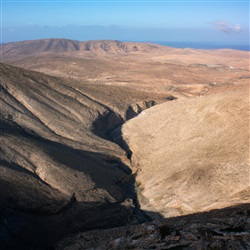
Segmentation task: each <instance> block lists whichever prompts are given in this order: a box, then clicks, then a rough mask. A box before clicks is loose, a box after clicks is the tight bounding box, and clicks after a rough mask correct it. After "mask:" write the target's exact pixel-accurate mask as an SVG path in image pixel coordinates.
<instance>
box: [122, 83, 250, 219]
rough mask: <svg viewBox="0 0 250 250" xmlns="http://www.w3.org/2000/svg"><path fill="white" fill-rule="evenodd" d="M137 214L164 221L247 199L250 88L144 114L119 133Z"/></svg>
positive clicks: (215, 92) (229, 90)
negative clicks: (128, 156)
mask: <svg viewBox="0 0 250 250" xmlns="http://www.w3.org/2000/svg"><path fill="white" fill-rule="evenodd" d="M122 136H123V139H124V140H125V141H126V143H127V144H128V146H129V148H130V150H131V151H132V153H133V155H132V163H133V165H134V167H135V168H136V169H138V171H137V177H136V180H137V182H138V185H139V188H138V189H139V190H140V191H141V199H140V202H141V205H142V208H143V209H145V210H149V211H157V212H160V213H161V214H164V215H165V216H167V217H170V216H173V215H181V214H188V213H194V212H197V211H208V210H210V209H213V208H222V207H227V206H231V205H235V204H240V203H248V202H249V201H250V200H249V199H250V197H249V85H248V83H247V84H245V83H243V84H240V83H239V84H238V85H235V86H231V87H228V86H227V87H219V88H215V89H214V90H213V91H211V92H210V93H209V94H208V95H206V96H202V97H196V98H191V99H182V100H180V99H179V100H175V101H173V102H169V103H164V104H161V105H158V106H156V107H153V108H151V109H149V110H147V111H143V112H142V113H141V114H140V115H139V116H138V117H136V118H134V119H133V120H131V121H129V122H127V123H126V124H125V125H124V126H123V128H122Z"/></svg>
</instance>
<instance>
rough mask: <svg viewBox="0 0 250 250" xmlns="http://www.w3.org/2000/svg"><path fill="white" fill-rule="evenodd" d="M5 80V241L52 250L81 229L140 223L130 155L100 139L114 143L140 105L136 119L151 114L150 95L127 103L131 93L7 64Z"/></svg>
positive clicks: (1, 191)
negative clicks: (143, 112) (111, 138)
mask: <svg viewBox="0 0 250 250" xmlns="http://www.w3.org/2000/svg"><path fill="white" fill-rule="evenodd" d="M0 74H1V82H0V93H1V95H0V107H1V113H0V142H1V143H0V166H1V167H0V172H1V173H0V197H1V199H0V210H1V212H2V213H3V217H1V218H0V220H1V230H0V240H1V241H2V240H3V241H6V240H7V242H11V241H13V242H14V245H15V244H17V245H18V244H19V243H20V242H22V241H25V242H26V243H24V246H26V247H28V246H29V245H30V244H31V245H34V246H37V244H38V245H39V244H41V246H43V247H46V246H50V245H51V244H53V243H54V242H55V241H56V240H58V239H59V238H60V237H62V236H63V235H64V234H65V233H71V232H73V231H75V230H80V229H82V230H86V229H87V228H99V227H112V226H119V225H124V224H126V223H127V222H128V221H130V220H132V221H137V217H136V216H135V214H133V213H134V212H136V211H135V209H138V207H136V208H135V206H134V204H133V200H134V202H135V200H136V194H135V192H134V189H133V176H132V175H131V170H130V169H129V167H128V166H129V160H128V159H127V157H126V152H125V151H124V150H122V149H121V148H120V147H119V146H118V145H116V144H115V143H113V142H111V141H108V140H105V139H102V138H100V137H99V136H97V134H100V135H102V137H103V138H107V137H109V132H110V131H112V130H113V129H115V128H116V127H117V126H120V125H121V124H122V123H123V122H124V121H125V119H126V118H127V117H126V115H127V114H128V112H127V110H128V109H129V108H130V107H131V105H132V104H133V103H134V102H135V103H138V105H141V109H140V110H135V111H134V112H132V114H131V115H130V118H131V117H133V116H134V115H137V113H138V112H140V111H141V110H142V109H144V108H147V107H148V106H147V105H143V103H144V102H145V103H147V102H152V101H150V99H149V98H148V97H149V96H148V94H145V93H144V92H138V93H131V95H130V97H128V98H121V97H122V96H123V95H124V96H128V95H129V93H130V92H129V91H126V89H124V91H122V92H121V95H120V96H119V97H117V96H116V95H114V93H113V91H114V89H112V87H111V88H110V89H109V88H108V87H106V88H103V87H101V89H99V90H98V87H95V86H93V87H92V86H85V85H84V84H82V83H79V82H77V81H67V80H64V79H60V78H56V77H49V76H46V75H43V74H40V73H36V72H32V71H27V70H23V69H21V68H16V67H13V66H8V65H5V64H0ZM103 95H107V97H103ZM102 97H103V98H102ZM102 100H103V102H102ZM111 100H112V101H111ZM140 103H141V104H140ZM111 104H112V105H111ZM126 164H127V165H126ZM114 213H115V214H116V218H115V219H114V218H112V215H113V214H114ZM64 215H65V216H64ZM79 216H80V217H81V219H80V220H79V221H78V222H77V223H73V225H72V226H70V227H69V226H68V223H69V222H70V221H72V220H75V219H76V218H77V219H78V217H79ZM4 221H8V223H4ZM11 221H14V222H13V223H14V225H12V222H11ZM18 221H20V223H19V222H18ZM36 225H37V226H36ZM48 227H51V228H52V229H53V234H50V235H48V241H44V242H43V243H42V241H43V239H44V236H43V235H44V233H45V232H46V235H47V234H48V233H47V231H48ZM5 231H6V233H4V234H3V235H2V233H3V232H5ZM49 231H50V230H49ZM6 235H7V236H6ZM9 237H11V238H12V237H14V238H12V240H8V239H9ZM32 239H37V240H36V241H34V240H32ZM6 244H8V243H6Z"/></svg>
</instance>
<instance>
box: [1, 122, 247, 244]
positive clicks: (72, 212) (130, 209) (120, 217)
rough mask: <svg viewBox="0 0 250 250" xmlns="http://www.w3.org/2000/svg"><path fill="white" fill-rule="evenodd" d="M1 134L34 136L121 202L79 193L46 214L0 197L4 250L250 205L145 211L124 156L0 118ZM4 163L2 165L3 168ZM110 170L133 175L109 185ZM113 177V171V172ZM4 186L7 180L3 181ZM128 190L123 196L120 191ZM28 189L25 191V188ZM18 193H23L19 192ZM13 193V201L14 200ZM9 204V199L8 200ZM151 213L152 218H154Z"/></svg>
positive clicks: (239, 209) (227, 213)
mask: <svg viewBox="0 0 250 250" xmlns="http://www.w3.org/2000/svg"><path fill="white" fill-rule="evenodd" d="M0 130H1V133H5V134H11V135H13V136H18V137H20V138H24V139H26V140H30V141H31V142H32V143H34V145H35V146H37V147H40V148H41V149H43V151H44V152H46V154H48V155H49V156H50V157H51V158H52V159H53V160H54V161H56V162H59V163H60V164H62V165H64V166H66V167H68V168H71V169H74V170H76V171H83V172H84V173H85V174H86V175H88V176H89V177H90V178H91V179H92V181H93V182H94V183H95V184H96V186H97V187H98V188H102V189H104V190H106V191H107V192H108V193H109V194H110V195H111V196H113V197H114V198H115V200H116V201H117V202H113V203H111V202H108V201H107V202H103V203H95V202H78V201H77V200H76V199H74V196H73V197H72V199H71V200H70V201H69V203H68V205H67V206H66V207H64V208H63V209H61V210H60V211H59V212H57V213H54V214H52V213H51V214H48V213H47V214H44V213H42V212H41V210H39V208H38V209H36V210H35V211H34V210H30V211H27V210H26V211H24V210H23V211H22V210H21V209H20V208H18V207H17V206H16V207H12V208H10V207H8V205H5V206H4V207H3V206H2V204H3V203H2V201H1V198H0V246H1V247H2V248H3V249H53V246H54V245H55V244H56V243H57V242H58V241H59V240H60V239H62V238H63V237H65V236H66V235H69V234H73V233H77V232H81V231H89V230H94V229H106V228H113V227H120V226H125V225H127V226H129V225H133V224H140V223H143V222H148V221H150V220H151V218H150V217H153V218H158V219H160V220H163V221H164V220H166V221H168V223H170V224H171V223H172V224H171V225H172V227H175V224H176V223H178V221H184V222H183V223H187V222H190V221H197V220H199V221H202V220H207V219H208V218H210V217H211V216H218V217H222V216H234V215H235V214H236V213H241V212H242V211H243V210H244V211H245V210H246V209H248V216H249V210H250V209H249V204H246V205H240V206H236V207H232V208H225V209H220V210H214V211H211V212H208V213H197V214H192V215H187V216H182V217H176V218H170V219H164V218H163V217H162V216H161V215H160V214H159V213H155V212H150V211H147V213H145V212H144V211H142V210H140V204H139V203H138V199H137V193H136V191H135V187H134V184H135V176H133V175H131V172H130V169H129V168H128V167H127V166H126V165H124V164H123V163H121V162H120V161H119V160H118V159H115V158H111V157H110V156H109V157H107V156H106V155H102V154H98V153H92V152H88V151H83V150H77V149H73V148H71V147H69V146H66V145H63V144H60V143H57V142H53V141H50V140H47V139H44V138H41V137H39V136H38V135H34V134H32V133H30V132H29V131H26V130H24V129H22V128H21V127H19V126H18V125H16V124H13V123H9V122H4V121H1V122H0ZM1 167H2V166H1ZM4 167H8V168H12V169H14V170H16V169H18V168H19V167H20V166H17V165H15V163H14V162H9V163H6V162H5V164H4ZM107 173H110V174H112V176H113V175H117V177H119V176H128V177H129V178H128V179H126V180H125V181H124V180H123V181H121V180H119V179H117V182H114V183H112V185H111V186H110V185H107V182H105V181H103V178H104V177H105V175H107ZM110 176H111V175H110ZM0 181H1V182H2V184H3V185H2V186H4V180H1V179H0ZM118 189H120V190H122V193H123V197H121V196H120V195H117V190H118ZM23 191H25V190H23ZM13 195H18V193H17V194H13ZM12 198H13V197H9V201H7V202H9V204H11V203H13V201H12ZM7 204H8V203H7ZM149 215H150V217H149Z"/></svg>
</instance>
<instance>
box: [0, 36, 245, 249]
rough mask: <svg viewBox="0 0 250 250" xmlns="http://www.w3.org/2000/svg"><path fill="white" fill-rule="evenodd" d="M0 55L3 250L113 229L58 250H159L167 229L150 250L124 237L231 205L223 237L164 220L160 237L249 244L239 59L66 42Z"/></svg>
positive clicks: (230, 53)
mask: <svg viewBox="0 0 250 250" xmlns="http://www.w3.org/2000/svg"><path fill="white" fill-rule="evenodd" d="M0 47H1V48H0V50H1V51H2V55H1V61H2V63H0V142H1V143H0V197H1V198H0V245H1V247H2V246H3V247H4V248H5V249H8V248H13V249H15V248H17V249H46V248H48V249H51V247H53V246H54V244H56V243H57V242H58V241H59V240H61V239H62V238H63V237H65V236H67V235H69V234H72V233H76V232H79V231H80V232H87V231H89V230H96V229H104V228H112V227H116V226H127V227H128V229H125V228H124V227H123V228H121V231H120V230H118V231H117V230H116V229H114V230H113V231H112V230H111V231H101V233H100V236H101V237H100V239H99V238H98V237H99V236H98V237H97V238H96V237H95V236H93V237H94V238H91V237H92V236H91V237H90V238H89V236H88V232H87V233H86V234H85V233H84V234H83V238H84V242H82V240H81V239H82V238H81V237H82V236H81V234H80V236H79V237H80V238H77V237H78V236H70V237H69V239H68V240H67V239H66V241H62V245H60V244H59V245H58V247H59V248H60V247H61V248H62V249H64V247H65V244H66V247H67V241H69V242H70V244H69V246H70V247H72V249H78V248H77V247H83V248H85V247H86V246H91V247H99V246H100V247H103V248H100V249H105V247H109V246H110V248H111V249H117V248H118V249H119V248H121V247H124V248H126V247H131V246H130V245H129V243H128V242H129V241H130V240H131V239H132V241H133V240H136V239H140V240H141V242H140V243H139V242H138V244H141V245H140V246H141V247H145V246H146V245H145V244H147V243H148V244H149V243H150V242H149V241H150V240H152V241H153V242H151V243H152V244H151V243H150V244H149V245H150V246H152V248H153V247H155V246H156V247H158V245H157V244H158V243H159V242H160V243H159V244H163V245H161V246H166V244H170V243H169V239H165V238H164V239H163V238H161V237H162V236H161V228H162V227H163V228H165V226H166V225H165V222H161V223H159V224H157V223H158V222H156V224H157V225H158V226H159V228H158V229H156V228H155V229H154V230H153V231H154V233H153V234H154V235H155V236H156V237H155V238H154V239H152V237H153V236H152V235H153V234H151V233H148V232H146V235H145V237H144V236H143V237H141V236H140V234H143V233H145V228H144V226H135V227H134V228H135V231H136V233H137V230H139V233H138V234H139V236H138V235H137V236H135V237H137V238H136V239H134V238H133V237H134V236H131V235H130V234H129V233H128V234H126V232H129V231H127V230H130V229H131V230H132V231H133V230H134V229H132V228H131V227H130V226H131V225H133V224H138V223H142V222H146V221H150V220H152V219H155V218H158V219H159V218H161V219H162V218H163V217H171V216H175V215H183V214H190V213H197V212H199V211H209V210H211V209H222V208H225V209H226V207H228V206H233V205H237V204H238V205H239V209H238V208H237V209H238V210H237V209H236V208H235V209H236V210H237V211H239V212H238V213H240V214H241V215H240V217H237V216H236V214H235V213H234V212H232V211H236V210H234V208H232V210H230V213H227V212H225V211H227V209H226V210H221V212H222V213H223V215H224V214H225V216H226V219H225V221H224V222H223V223H224V224H223V225H221V224H220V225H216V226H215V227H214V226H211V223H212V221H213V220H212V219H211V220H210V219H206V220H205V221H202V222H201V223H200V224H199V225H198V229H197V230H196V226H197V225H196V224H195V222H194V224H192V223H193V222H190V224H185V223H184V222H185V221H186V219H184V222H183V223H184V224H185V225H186V227H183V224H182V222H180V224H178V219H176V220H175V219H174V223H173V224H171V225H170V227H171V230H170V229H166V230H167V233H166V232H165V231H166V230H165V229H163V231H164V232H165V233H166V234H165V233H164V234H165V236H166V235H168V236H169V237H170V238H171V237H172V238H173V237H175V236H180V235H176V234H177V233H173V232H177V231H178V232H183V235H184V236H183V235H182V236H183V237H182V238H179V239H180V242H182V243H181V244H184V245H185V244H186V245H187V243H185V242H187V240H190V237H191V238H192V237H196V236H197V239H200V240H199V242H198V241H197V242H198V243H197V242H196V243H197V244H198V245H199V244H200V245H199V246H202V245H204V244H205V245H206V244H210V243H211V239H214V238H209V242H210V243H204V242H206V239H205V238H206V237H205V236H204V234H203V231H204V230H205V229H204V228H203V229H204V230H203V229H202V230H203V231H202V233H200V228H201V227H203V226H204V227H205V228H206V230H207V231H208V232H211V231H212V232H218V231H219V233H218V234H219V236H221V234H222V232H224V231H223V230H229V231H230V230H240V233H242V234H241V236H240V237H241V238H240V240H239V241H238V240H237V241H234V240H232V242H233V243H232V244H233V245H230V244H231V243H228V241H227V240H228V237H229V236H230V235H229V234H230V233H228V234H227V233H226V235H224V234H222V236H223V238H222V242H227V243H225V244H226V245H225V246H228V247H230V246H239V244H241V243H239V242H241V241H242V240H245V238H246V237H247V236H246V235H249V234H247V233H246V232H245V231H246V230H248V227H247V226H245V224H246V223H247V215H246V214H247V213H248V212H247V211H248V206H247V205H246V206H244V204H245V203H250V201H249V113H248V111H249V110H248V109H249V78H250V75H249V52H243V51H234V50H210V51H209V50H193V49H174V48H170V47H165V46H160V45H154V44H146V43H123V42H119V41H105V40H104V41H87V42H79V41H71V40H67V39H44V40H37V41H24V42H17V43H9V44H3V45H0ZM138 114H140V115H139V116H137V115H138ZM136 116H137V117H136ZM135 117H136V118H135ZM132 118H134V119H132ZM122 125H123V126H122ZM131 156H132V157H131ZM137 196H138V197H137ZM140 207H141V209H140ZM145 211H146V212H147V214H146V213H145ZM219 213H220V211H219V212H218V214H219ZM218 214H217V213H216V216H218ZM211 215H214V214H213V213H211ZM197 216H198V217H197V218H201V219H202V218H203V216H205V215H203V214H202V215H197ZM205 217H206V216H205ZM188 218H191V219H195V218H196V215H193V216H191V217H188ZM206 218H207V217H206ZM238 218H239V219H240V220H241V221H242V223H241V224H239V225H238V224H237V223H236V222H235V220H238ZM187 220H189V219H187ZM215 220H217V219H215ZM243 222H244V223H243ZM162 223H163V224H162ZM148 225H149V224H148ZM226 225H230V229H228V228H227V227H226ZM237 225H238V226H237ZM149 226H152V224H150V225H149ZM166 227H167V228H168V226H166ZM175 227H176V230H175V229H174V228H175ZM192 228H193V229H194V228H195V229H194V231H193V234H194V236H190V235H188V236H187V235H186V231H189V230H191V229H192ZM231 228H233V229H231ZM235 228H236V229H235ZM239 228H242V230H241V229H239ZM183 230H184V231H183ZM206 230H205V231H206ZM221 230H222V231H221ZM135 231H133V235H134V233H135ZM149 231H150V230H149ZM151 231H152V230H151ZM151 231H150V232H151ZM207 231H206V232H205V235H207ZM112 232H113V233H114V235H112V237H111V238H109V239H106V237H109V236H110V233H112ZM234 232H235V231H234ZM237 232H238V231H237ZM90 234H91V233H90ZM96 234H98V232H96V231H95V232H94V233H93V235H96ZM124 234H126V236H124ZM150 235H151V236H152V237H151V236H150ZM209 235H210V234H209ZM242 235H243V236H242ZM120 236H121V237H123V238H124V242H123V243H124V244H121V245H119V244H118V245H113V243H114V242H113V240H114V241H115V242H116V238H115V237H120ZM168 236H167V237H168ZM189 236H190V237H189ZM212 236H213V237H214V236H216V237H217V236H218V235H214V233H213V234H212ZM75 237H76V238H77V239H76V238H75ZM85 237H86V239H87V240H86V239H85ZM103 237H104V238H103ZM126 237H127V238H126ZM204 237H205V238H204ZM125 238H126V239H125ZM144 238H145V241H144ZM172 238H171V239H172ZM88 239H89V243H88V244H86V241H88ZM192 239H194V238H192ZM78 240H79V244H78ZM100 241H101V243H100ZM170 241H171V240H170ZM65 242H66V243H65ZM98 242H99V243H100V244H99V243H98ZM105 242H106V243H105ZM143 242H144V243H143ZM166 242H167V243H166ZM183 242H184V243H183ZM230 242H231V241H230ZM118 243H119V242H118ZM127 243H128V244H127ZM156 243H157V244H156ZM196 243H195V244H196ZM203 243H204V244H203ZM109 244H111V245H109ZM115 244H116V243H115ZM164 244H165V245H164ZM171 244H172V243H171ZM211 244H212V243H211ZM223 244H224V243H223ZM244 244H245V243H244ZM244 244H243V245H244ZM186 245H185V246H186ZM191 245H192V246H193V245H194V244H193V243H192V244H191V243H190V246H191ZM175 246H176V247H177V246H182V245H175ZM175 246H173V247H175ZM188 246H189V245H188ZM244 246H245V245H244ZM112 247H113V248H112ZM61 248H60V249H61ZM69 249H71V248H69ZM243 249H244V247H243Z"/></svg>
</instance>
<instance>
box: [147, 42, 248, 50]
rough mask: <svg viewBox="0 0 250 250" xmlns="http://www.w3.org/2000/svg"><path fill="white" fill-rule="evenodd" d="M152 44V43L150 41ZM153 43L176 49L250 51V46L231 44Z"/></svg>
mask: <svg viewBox="0 0 250 250" xmlns="http://www.w3.org/2000/svg"><path fill="white" fill-rule="evenodd" d="M150 42H151V41H150ZM151 43H156V44H160V45H165V46H169V47H174V48H193V49H237V50H245V51H250V45H249V44H246V45H235V44H234V45H232V44H231V45H230V44H218V43H212V42H202V43H201V42H160V41H154V42H153V41H152V42H151Z"/></svg>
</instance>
